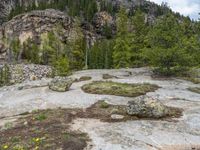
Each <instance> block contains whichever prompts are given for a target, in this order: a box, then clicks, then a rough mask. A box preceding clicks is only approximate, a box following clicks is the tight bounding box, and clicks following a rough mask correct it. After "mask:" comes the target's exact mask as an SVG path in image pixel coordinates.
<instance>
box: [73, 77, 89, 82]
mask: <svg viewBox="0 0 200 150" xmlns="http://www.w3.org/2000/svg"><path fill="white" fill-rule="evenodd" d="M91 79H92V77H90V76H82V77H80V78H79V79H76V80H75V81H74V82H82V81H89V80H91Z"/></svg>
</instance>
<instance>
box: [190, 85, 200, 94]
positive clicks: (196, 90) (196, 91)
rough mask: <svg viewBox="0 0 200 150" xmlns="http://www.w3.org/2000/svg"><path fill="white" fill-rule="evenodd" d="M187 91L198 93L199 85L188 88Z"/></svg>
mask: <svg viewBox="0 0 200 150" xmlns="http://www.w3.org/2000/svg"><path fill="white" fill-rule="evenodd" d="M188 90H189V91H191V92H194V93H197V94H200V88H199V87H194V88H188Z"/></svg>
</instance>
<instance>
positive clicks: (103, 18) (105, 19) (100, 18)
mask: <svg viewBox="0 0 200 150" xmlns="http://www.w3.org/2000/svg"><path fill="white" fill-rule="evenodd" d="M93 25H94V27H95V29H96V32H97V33H100V34H104V33H103V31H104V29H105V27H108V28H110V29H111V32H112V33H113V34H114V33H115V30H116V25H115V20H114V19H113V17H112V16H111V15H110V14H108V13H107V12H106V11H103V12H98V13H96V14H95V16H94V18H93Z"/></svg>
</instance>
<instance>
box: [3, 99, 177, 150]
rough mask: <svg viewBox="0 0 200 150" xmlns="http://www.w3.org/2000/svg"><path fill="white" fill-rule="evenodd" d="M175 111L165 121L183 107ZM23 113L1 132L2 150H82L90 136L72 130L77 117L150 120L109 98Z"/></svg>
mask: <svg viewBox="0 0 200 150" xmlns="http://www.w3.org/2000/svg"><path fill="white" fill-rule="evenodd" d="M173 110H174V114H170V116H167V117H166V118H163V119H162V120H168V121H169V120H170V119H171V118H173V117H179V116H181V110H179V109H176V108H173ZM23 115H25V116H22V117H21V118H20V119H19V120H18V121H17V123H16V124H17V125H15V127H12V128H8V129H6V130H2V131H0V137H1V138H0V145H1V149H17V148H18V149H20V148H21V149H23V150H35V149H42V150H49V149H65V150H82V149H84V148H85V147H86V146H87V142H88V141H90V139H89V137H88V136H87V134H86V133H80V132H79V133H78V132H75V131H71V130H70V126H69V124H70V123H71V122H72V121H73V120H74V119H75V118H92V119H100V120H101V121H103V122H123V121H127V120H138V119H148V118H138V117H136V116H129V115H128V114H127V113H126V106H125V105H111V104H108V103H106V102H105V101H99V102H97V103H95V104H93V105H92V106H91V107H89V108H87V109H61V108H59V109H54V110H40V111H34V112H32V113H30V114H29V113H24V114H23ZM113 115H114V116H115V117H114V118H113V117H112V116H113ZM18 149H17V150H18ZM21 149H20V150H21Z"/></svg>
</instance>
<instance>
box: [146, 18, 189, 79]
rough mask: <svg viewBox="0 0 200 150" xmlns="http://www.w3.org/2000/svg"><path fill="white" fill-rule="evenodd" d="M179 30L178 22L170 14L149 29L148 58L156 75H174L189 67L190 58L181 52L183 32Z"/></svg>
mask: <svg viewBox="0 0 200 150" xmlns="http://www.w3.org/2000/svg"><path fill="white" fill-rule="evenodd" d="M180 29H181V26H180V24H179V22H178V20H177V19H176V18H175V17H174V16H173V15H170V14H168V15H165V16H164V17H163V18H160V19H159V20H158V21H157V23H156V25H155V26H154V27H153V28H152V29H151V31H150V33H149V42H150V43H149V44H150V45H149V47H150V48H149V49H148V57H149V58H150V62H151V64H152V65H153V66H154V67H156V71H157V73H160V74H163V75H174V74H177V73H181V72H183V71H185V70H186V69H187V67H189V66H190V65H191V64H190V63H191V56H189V55H188V54H187V53H186V52H185V51H184V50H182V48H183V41H182V37H183V32H182V31H181V30H180Z"/></svg>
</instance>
